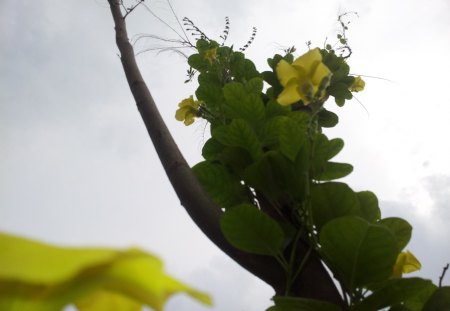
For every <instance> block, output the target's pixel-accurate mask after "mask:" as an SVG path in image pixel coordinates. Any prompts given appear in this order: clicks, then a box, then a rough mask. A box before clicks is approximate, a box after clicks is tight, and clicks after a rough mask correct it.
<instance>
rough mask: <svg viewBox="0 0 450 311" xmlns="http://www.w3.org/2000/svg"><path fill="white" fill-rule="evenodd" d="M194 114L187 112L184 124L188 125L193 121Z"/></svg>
mask: <svg viewBox="0 0 450 311" xmlns="http://www.w3.org/2000/svg"><path fill="white" fill-rule="evenodd" d="M194 120H195V115H194V114H192V113H187V114H186V118H185V119H184V125H186V126H188V125H191V124H192V123H194Z"/></svg>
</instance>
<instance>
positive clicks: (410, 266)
mask: <svg viewBox="0 0 450 311" xmlns="http://www.w3.org/2000/svg"><path fill="white" fill-rule="evenodd" d="M405 257H406V260H405V264H404V265H403V273H411V272H414V271H417V270H420V268H422V265H421V264H420V262H419V260H418V259H417V258H416V257H415V256H414V255H413V254H412V253H411V252H410V251H406V254H405Z"/></svg>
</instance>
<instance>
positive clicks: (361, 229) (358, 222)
mask: <svg viewBox="0 0 450 311" xmlns="http://www.w3.org/2000/svg"><path fill="white" fill-rule="evenodd" d="M319 241H320V244H321V252H322V254H323V255H324V256H325V258H326V259H327V262H328V263H329V265H330V266H331V270H332V271H333V273H334V274H335V275H336V276H337V277H338V278H339V279H340V280H341V282H342V283H343V285H344V287H345V288H346V289H347V290H349V291H354V290H355V288H357V287H364V286H367V285H369V284H371V283H374V282H380V281H383V280H385V279H387V278H389V277H390V276H391V275H392V268H393V266H394V263H395V260H396V258H397V254H398V251H397V242H396V240H395V237H394V236H393V235H392V233H391V232H390V231H389V230H388V229H386V228H385V227H383V226H379V225H374V224H370V223H368V222H367V221H366V220H364V219H363V218H360V217H355V216H347V217H341V218H337V219H334V220H331V221H330V222H328V223H326V224H325V226H323V228H322V231H321V232H320V235H319Z"/></svg>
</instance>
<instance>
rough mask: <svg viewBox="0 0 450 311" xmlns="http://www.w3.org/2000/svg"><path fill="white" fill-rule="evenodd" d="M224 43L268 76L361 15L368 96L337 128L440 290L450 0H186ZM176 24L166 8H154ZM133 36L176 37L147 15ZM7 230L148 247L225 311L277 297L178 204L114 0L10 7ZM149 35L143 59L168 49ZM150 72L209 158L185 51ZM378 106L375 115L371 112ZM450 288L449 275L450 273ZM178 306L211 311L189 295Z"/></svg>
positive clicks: (356, 177)
mask: <svg viewBox="0 0 450 311" xmlns="http://www.w3.org/2000/svg"><path fill="white" fill-rule="evenodd" d="M172 1H173V2H172V3H173V5H174V7H175V10H176V11H177V13H178V14H179V17H180V18H182V17H183V16H188V17H189V18H191V19H192V20H194V21H195V22H196V24H197V26H199V27H201V29H202V30H203V31H205V32H206V33H207V34H209V35H210V36H211V37H216V38H217V37H218V36H219V35H220V34H221V31H222V29H223V24H224V17H225V16H228V17H229V18H230V20H231V30H230V37H229V43H230V44H234V45H235V46H236V47H238V46H241V45H243V44H245V42H246V41H247V39H248V37H249V36H250V34H251V29H252V27H253V26H256V27H257V28H258V34H257V36H256V39H255V42H254V44H253V45H252V46H251V47H250V48H249V49H248V52H247V55H248V57H250V58H252V59H253V60H254V61H255V63H256V64H257V67H258V69H260V70H261V71H263V70H266V69H267V65H266V59H267V58H268V57H270V56H272V55H273V54H274V53H280V49H282V48H284V47H288V46H292V45H295V46H296V47H297V49H298V52H299V53H303V52H305V51H306V49H307V48H306V45H305V42H306V41H308V40H311V41H312V46H313V47H314V46H319V47H323V43H324V41H325V38H326V37H328V38H329V39H328V40H329V41H331V42H332V41H333V39H334V37H335V35H336V31H337V30H338V26H337V23H336V18H337V16H338V15H339V14H341V13H343V12H346V11H356V12H358V14H359V18H353V19H352V24H351V25H350V30H349V31H348V37H349V40H350V44H351V47H352V49H353V55H352V57H351V58H350V59H349V63H350V65H351V68H352V72H353V73H355V74H362V75H368V76H375V77H381V78H384V79H388V80H389V81H387V80H381V79H372V78H365V80H366V90H365V91H364V92H362V93H358V94H357V97H358V99H359V101H360V102H361V103H358V102H357V101H355V100H353V101H351V102H347V104H346V105H345V107H344V108H340V109H337V108H336V107H335V105H334V103H333V102H332V101H330V102H329V103H328V104H327V105H328V108H330V109H332V110H334V111H336V112H338V113H339V115H340V120H341V121H340V124H339V125H338V127H337V128H336V129H333V130H332V131H328V135H329V136H331V137H342V138H343V139H344V140H345V142H346V147H345V148H344V151H343V152H342V153H341V154H340V155H339V160H341V161H346V162H348V163H352V164H353V165H354V168H355V169H354V172H353V173H352V175H350V176H349V177H348V178H346V179H345V181H346V182H348V183H349V184H350V185H351V186H352V187H353V188H354V189H355V190H372V191H374V192H375V193H376V194H377V196H378V198H379V200H380V204H381V208H382V212H383V215H384V216H394V215H395V216H401V217H404V218H406V219H407V220H408V221H409V222H410V223H411V224H412V225H413V226H414V232H413V239H412V242H411V243H410V245H409V246H408V249H409V250H411V251H412V252H413V253H414V254H415V255H416V256H417V257H418V258H419V259H420V261H421V262H422V264H423V268H422V270H421V271H420V272H419V273H416V274H415V275H418V276H422V277H426V278H432V279H433V280H434V281H435V282H436V281H437V278H438V276H439V275H440V273H441V271H442V267H443V266H444V265H445V264H446V263H447V262H450V248H449V247H448V239H449V237H450V229H449V226H448V224H449V223H450V164H449V162H448V159H449V158H450V143H449V139H448V137H447V135H448V134H449V133H450V122H449V115H450V105H449V104H450V103H449V96H448V94H447V93H446V92H447V91H448V88H449V87H448V85H449V82H450V81H449V80H450V79H449V74H448V72H449V71H450V58H449V57H448V51H449V50H450V39H449V38H450V2H449V1H448V0H429V1H420V0H408V1H406V0H404V1H392V0H370V1H357V0H343V1H338V0H327V1H324V0H322V1H312V0H297V1H293V0H278V1H269V0H258V1H256V0H248V1H237V0H228V1H219V0H192V1H188V2H187V1H182V0H172ZM145 3H147V5H148V6H149V7H150V8H151V9H152V10H153V11H154V12H155V13H157V14H159V15H160V17H162V18H163V19H164V20H166V21H167V22H168V23H169V24H170V25H172V26H173V27H176V23H175V21H174V19H173V17H172V16H171V13H170V11H169V8H168V6H167V4H166V3H165V1H163V0H158V1H145ZM127 22H128V27H129V35H130V36H134V35H137V34H141V33H149V34H155V35H160V36H166V37H173V36H174V34H173V33H171V32H170V30H169V29H168V28H167V27H165V26H164V25H162V24H161V23H160V22H158V21H157V20H156V19H155V18H154V17H153V16H152V15H151V14H150V13H149V12H148V11H146V10H145V9H144V8H143V7H142V8H139V9H137V10H136V11H135V12H134V13H133V14H131V15H130V16H129V17H128V18H127ZM0 42H1V43H0V231H5V232H10V233H15V234H20V235H24V236H28V237H32V238H36V239H41V240H44V241H47V242H52V243H58V244H62V245H104V246H115V247H128V246H131V245H136V246H140V247H142V248H144V249H146V250H148V251H151V252H154V253H156V254H159V255H160V257H161V258H163V260H164V261H165V262H166V265H167V270H168V271H169V272H170V273H172V274H174V275H175V276H177V277H179V278H181V279H182V280H185V281H187V282H188V283H190V284H192V285H195V286H196V287H197V288H199V289H203V290H206V291H208V292H209V293H211V295H212V296H213V297H214V299H215V306H214V307H213V309H212V310H216V311H229V310H245V311H261V310H263V309H264V308H265V307H267V306H269V305H270V297H271V296H272V295H273V291H272V290H271V289H270V288H269V287H268V286H267V285H265V284H263V283H262V282H261V281H259V280H258V279H256V278H254V277H253V276H252V275H250V274H249V273H247V272H246V271H244V270H243V269H241V268H240V267H238V266H237V265H236V264H235V263H234V262H232V261H231V260H230V259H228V258H227V257H226V256H225V255H223V254H222V253H221V252H220V251H218V250H217V249H216V248H215V246H214V245H213V244H212V243H211V242H209V240H208V239H207V238H206V237H204V236H203V235H202V234H201V232H200V231H199V230H198V229H197V228H196V227H195V225H194V224H193V222H192V221H191V220H190V219H189V217H188V215H187V214H186V212H185V211H184V210H183V209H182V207H181V206H180V204H179V200H178V199H177V198H176V196H175V193H174V191H173V190H172V189H171V186H170V184H169V183H168V180H167V178H166V176H165V174H164V172H163V170H162V168H161V165H160V163H159V160H158V158H157V156H156V153H155V152H154V149H153V147H152V145H151V143H150V140H149V138H148V137H147V134H146V130H145V128H144V126H143V123H142V121H141V119H140V116H139V114H138V111H137V110H136V108H135V104H134V102H133V100H132V97H131V94H130V92H129V89H128V86H127V84H126V81H125V77H124V74H123V70H122V68H121V64H120V61H119V58H118V56H117V53H118V52H117V48H116V46H115V41H114V32H113V22H112V18H111V16H110V12H109V8H108V6H107V5H106V1H104V0H85V1H75V0H72V1H50V0H47V1H25V0H0ZM157 44H158V43H157V42H156V41H141V42H140V44H139V46H138V49H143V48H146V47H152V46H153V47H154V46H156V45H157ZM138 61H139V65H140V67H141V69H142V72H143V74H144V76H145V79H146V81H147V83H148V86H149V87H150V90H151V92H152V94H153V96H154V98H155V100H156V103H157V104H158V106H159V107H160V110H161V113H162V115H163V117H164V119H165V120H166V121H167V123H168V126H169V128H170V129H171V131H172V133H173V135H174V137H175V139H176V141H177V142H178V144H179V147H180V148H181V150H182V152H183V153H184V154H185V156H186V158H187V159H188V161H189V162H190V163H191V164H195V163H197V162H198V161H200V160H201V156H200V151H201V148H202V144H203V142H204V140H205V137H204V135H207V134H205V123H203V122H197V123H195V124H194V125H192V126H190V127H185V126H184V125H183V124H182V123H181V122H177V121H176V120H175V119H174V113H175V110H176V109H177V104H178V102H179V101H180V100H181V99H183V98H186V97H188V96H189V95H191V94H193V91H194V90H195V87H196V85H195V83H191V84H187V85H186V84H183V81H184V80H185V72H186V69H187V68H188V67H187V66H186V63H185V60H184V59H182V58H181V57H179V56H177V55H175V54H159V55H157V54H155V53H144V54H141V55H140V56H139V57H138ZM363 106H364V107H365V109H367V111H368V112H366V110H365V109H364V108H363ZM445 283H446V284H450V276H448V277H447V279H446V282H445ZM167 310H168V311H171V310H209V309H206V308H203V307H201V306H199V305H198V304H197V303H196V302H194V301H192V300H190V299H188V298H186V297H184V296H179V297H176V298H174V299H173V300H171V301H170V302H169V304H168V307H167Z"/></svg>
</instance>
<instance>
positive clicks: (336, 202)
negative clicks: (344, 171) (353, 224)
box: [311, 182, 361, 231]
mask: <svg viewBox="0 0 450 311" xmlns="http://www.w3.org/2000/svg"><path fill="white" fill-rule="evenodd" d="M311 205H312V214H313V219H314V224H315V225H316V226H317V229H318V230H319V231H320V230H321V228H322V226H323V225H325V224H326V223H327V222H329V221H331V220H332V219H334V218H338V217H342V216H351V215H354V216H359V215H361V210H360V206H359V200H358V197H357V195H356V193H355V192H354V191H353V190H352V189H351V188H350V187H349V186H348V185H347V184H345V183H338V182H328V183H322V184H316V185H313V186H312V187H311Z"/></svg>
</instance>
